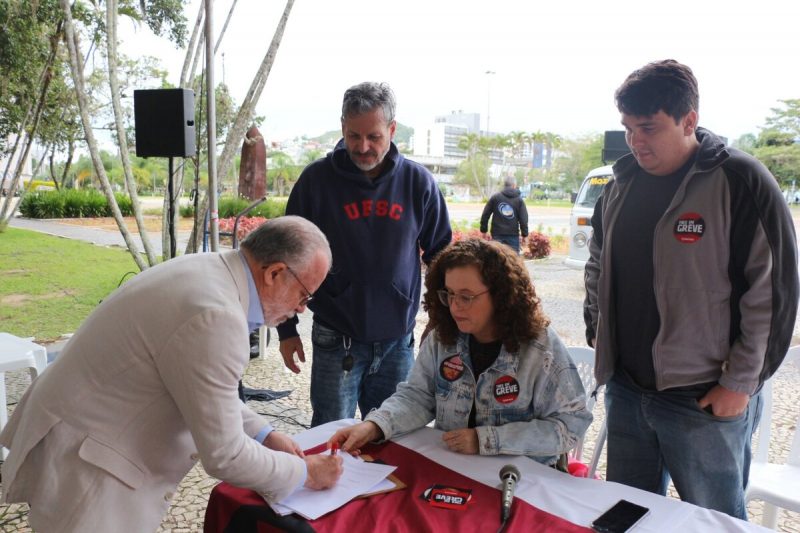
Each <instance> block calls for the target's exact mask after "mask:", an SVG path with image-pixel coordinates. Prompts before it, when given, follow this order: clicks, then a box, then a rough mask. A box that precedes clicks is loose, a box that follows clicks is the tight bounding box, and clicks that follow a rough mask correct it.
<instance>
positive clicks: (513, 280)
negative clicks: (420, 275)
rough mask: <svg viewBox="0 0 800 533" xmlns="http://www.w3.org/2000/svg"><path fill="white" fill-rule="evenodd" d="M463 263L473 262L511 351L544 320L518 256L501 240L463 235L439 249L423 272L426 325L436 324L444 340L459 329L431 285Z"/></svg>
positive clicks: (536, 331)
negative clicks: (487, 290) (488, 239)
mask: <svg viewBox="0 0 800 533" xmlns="http://www.w3.org/2000/svg"><path fill="white" fill-rule="evenodd" d="M469 265H474V266H475V267H477V269H478V272H480V275H481V280H482V281H483V283H484V284H485V285H486V287H488V289H489V294H490V295H491V298H492V304H493V305H494V315H493V321H494V323H495V326H496V328H497V333H498V334H499V336H500V339H501V340H502V341H503V346H504V347H505V348H506V350H508V351H509V352H516V351H517V350H519V346H520V344H521V343H523V342H527V341H530V340H532V339H535V338H536V337H538V336H539V335H540V334H541V333H542V332H543V331H544V330H545V328H546V327H547V326H548V325H549V324H550V319H549V318H547V316H546V315H545V314H544V312H543V311H542V306H541V305H540V301H539V298H538V297H537V296H536V290H535V289H534V287H533V282H532V281H531V278H530V276H529V275H528V269H527V268H526V267H525V263H524V262H523V261H522V259H521V258H520V256H519V255H517V254H516V253H514V251H513V250H512V249H511V248H509V247H508V246H506V245H504V244H500V243H497V242H492V241H486V240H483V239H465V240H462V241H458V242H454V243H452V244H450V246H448V247H447V248H445V249H444V250H442V251H441V252H440V253H439V255H437V256H436V258H435V259H434V260H433V263H432V264H431V266H430V268H429V269H428V273H427V274H426V275H425V296H424V297H423V300H422V306H423V308H424V309H425V311H427V312H428V327H429V328H431V329H434V330H436V333H437V334H438V336H439V339H440V340H441V341H442V342H443V343H444V344H449V345H453V344H455V343H456V339H457V338H458V335H459V330H458V326H457V325H456V322H455V320H453V317H452V316H451V315H450V308H449V307H447V306H446V305H444V304H442V302H440V301H439V297H438V295H437V294H436V291H438V290H440V289H443V288H444V277H445V274H446V273H447V271H448V270H451V269H453V268H458V267H464V266H469Z"/></svg>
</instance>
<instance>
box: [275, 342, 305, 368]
mask: <svg viewBox="0 0 800 533" xmlns="http://www.w3.org/2000/svg"><path fill="white" fill-rule="evenodd" d="M278 350H279V351H280V352H281V356H282V357H283V364H284V365H285V366H286V368H288V369H289V370H291V371H292V372H294V373H295V374H299V373H300V367H299V366H297V363H296V362H295V361H294V354H295V352H296V353H297V358H298V359H299V360H300V362H301V363H305V362H306V353H305V352H304V351H303V341H302V340H301V339H300V337H289V338H288V339H283V340H282V341H281V342H280V346H279V347H278Z"/></svg>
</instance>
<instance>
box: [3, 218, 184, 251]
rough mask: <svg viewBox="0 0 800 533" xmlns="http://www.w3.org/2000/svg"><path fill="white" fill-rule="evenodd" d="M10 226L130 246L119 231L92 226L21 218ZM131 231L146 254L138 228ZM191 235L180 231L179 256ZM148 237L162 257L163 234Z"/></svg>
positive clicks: (71, 237) (82, 239)
mask: <svg viewBox="0 0 800 533" xmlns="http://www.w3.org/2000/svg"><path fill="white" fill-rule="evenodd" d="M9 226H11V227H12V228H21V229H29V230H33V231H38V232H40V233H47V234H48V235H56V236H58V237H64V238H67V239H76V240H80V241H86V242H89V243H92V244H97V245H98V246H120V247H122V248H127V247H128V245H127V244H126V243H125V239H123V238H122V234H121V233H120V232H119V231H118V230H108V229H102V228H96V227H92V226H79V225H76V224H67V223H64V222H59V221H58V220H41V219H33V218H20V217H15V218H12V219H11V221H10V222H9ZM129 229H130V230H131V235H132V236H133V238H134V240H135V242H136V245H137V246H138V247H139V251H141V252H144V246H142V238H141V237H140V236H139V233H138V232H137V231H136V226H135V225H134V226H133V227H131V228H129ZM190 233H191V232H189V231H178V233H177V237H178V245H177V250H178V254H182V253H183V251H184V250H185V249H186V245H187V243H188V242H189V235H190ZM147 236H148V238H149V239H150V244H152V246H153V249H154V250H155V253H156V255H159V256H160V255H161V232H153V231H149V232H147Z"/></svg>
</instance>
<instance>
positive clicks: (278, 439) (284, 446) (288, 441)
mask: <svg viewBox="0 0 800 533" xmlns="http://www.w3.org/2000/svg"><path fill="white" fill-rule="evenodd" d="M263 444H264V446H266V447H267V448H269V449H270V450H275V451H276V452H286V453H290V454H292V455H296V456H298V457H305V454H304V453H303V450H302V449H301V448H300V446H299V445H298V444H297V443H296V442H295V441H294V440H292V438H291V437H290V436H289V435H286V434H285V433H281V432H280V431H271V432H270V434H269V435H267V438H266V439H264V442H263Z"/></svg>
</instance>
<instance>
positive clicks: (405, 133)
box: [310, 122, 414, 145]
mask: <svg viewBox="0 0 800 533" xmlns="http://www.w3.org/2000/svg"><path fill="white" fill-rule="evenodd" d="M413 134H414V128H411V127H409V126H405V125H403V124H400V123H399V122H398V123H397V130H396V131H395V134H394V142H395V144H398V145H399V144H405V145H408V143H409V142H410V141H411V136H412V135H413ZM341 138H342V130H331V131H326V132H325V133H323V134H322V135H320V136H318V137H311V138H310V140H312V141H316V142H318V143H320V144H330V145H333V144H335V143H336V141H338V140H339V139H341Z"/></svg>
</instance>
